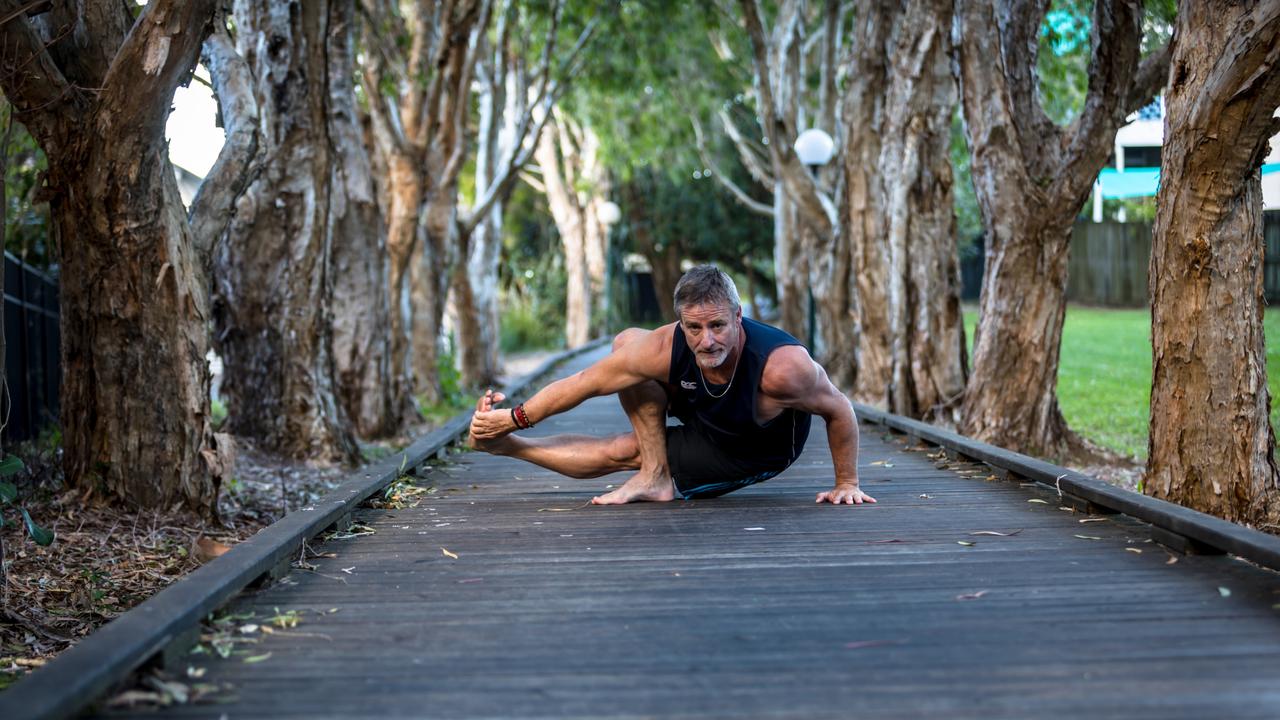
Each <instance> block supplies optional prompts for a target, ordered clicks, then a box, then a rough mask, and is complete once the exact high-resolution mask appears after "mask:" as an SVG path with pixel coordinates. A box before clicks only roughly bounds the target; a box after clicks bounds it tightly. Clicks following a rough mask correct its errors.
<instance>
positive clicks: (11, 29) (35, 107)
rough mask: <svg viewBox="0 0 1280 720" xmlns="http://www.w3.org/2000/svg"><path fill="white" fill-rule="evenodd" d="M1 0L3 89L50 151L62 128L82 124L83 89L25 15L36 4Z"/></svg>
mask: <svg viewBox="0 0 1280 720" xmlns="http://www.w3.org/2000/svg"><path fill="white" fill-rule="evenodd" d="M37 4H38V3H26V4H19V3H18V2H15V0H0V13H3V14H4V16H5V21H4V22H3V23H0V88H3V90H4V95H5V97H6V98H7V99H8V100H9V102H10V103H12V104H13V107H14V110H15V113H14V114H15V116H16V117H17V119H18V120H20V121H21V122H22V123H23V124H24V125H26V126H27V128H28V129H30V130H31V133H32V135H34V136H35V137H36V138H37V139H38V140H40V144H41V145H43V146H44V147H45V149H46V150H47V151H50V152H56V150H54V148H55V147H57V146H58V145H59V143H60V135H61V128H62V127H64V123H67V120H68V119H70V120H71V121H72V122H70V123H67V124H69V125H73V126H74V125H78V124H79V122H78V121H79V120H80V119H82V118H83V117H84V115H85V113H86V111H87V110H88V107H89V100H88V98H87V97H85V95H84V93H83V91H81V90H80V89H79V88H76V87H74V86H73V85H71V83H69V82H68V81H67V79H66V78H65V77H64V76H63V74H62V70H61V69H59V68H58V65H57V63H55V62H54V61H53V57H52V56H50V55H49V52H48V50H47V49H46V47H45V45H44V43H43V42H42V41H41V40H40V37H39V36H38V35H37V34H36V31H35V29H34V28H33V27H32V26H31V23H30V22H29V21H28V20H27V19H26V18H25V17H23V15H24V14H25V13H26V12H27V11H28V10H29V9H34V8H33V5H37Z"/></svg>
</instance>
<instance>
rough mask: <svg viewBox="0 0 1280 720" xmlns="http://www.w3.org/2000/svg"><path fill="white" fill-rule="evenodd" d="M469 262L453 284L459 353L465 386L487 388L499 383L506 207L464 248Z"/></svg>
mask: <svg viewBox="0 0 1280 720" xmlns="http://www.w3.org/2000/svg"><path fill="white" fill-rule="evenodd" d="M461 249H462V250H463V251H465V253H466V259H465V260H464V261H461V262H459V263H458V271H457V273H455V275H454V280H453V297H454V300H453V306H454V308H456V310H457V319H456V322H457V329H458V353H459V364H460V366H461V368H462V384H463V385H465V386H466V387H471V388H479V387H487V386H491V385H493V384H495V383H496V382H497V381H498V375H499V373H500V372H501V368H500V367H499V359H498V340H499V337H498V333H499V330H500V323H501V319H500V317H499V315H498V264H499V260H500V258H501V250H502V204H501V203H496V204H495V205H494V207H493V211H492V212H490V213H489V215H488V216H486V217H485V219H484V220H483V221H482V222H481V223H480V224H479V225H477V226H476V229H475V231H474V232H473V233H472V235H471V237H470V239H469V242H467V243H464V244H463V247H462V248H461Z"/></svg>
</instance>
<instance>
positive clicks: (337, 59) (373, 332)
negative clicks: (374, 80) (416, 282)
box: [325, 0, 414, 438]
mask: <svg viewBox="0 0 1280 720" xmlns="http://www.w3.org/2000/svg"><path fill="white" fill-rule="evenodd" d="M354 15H355V0H336V1H335V0H331V2H330V5H329V22H328V28H327V34H326V37H325V43H326V46H325V52H326V57H327V59H328V66H327V67H326V69H325V81H326V85H327V88H328V97H327V98H326V99H325V102H326V124H325V129H326V132H327V134H328V138H329V140H330V147H331V148H332V152H333V156H332V158H331V160H332V163H331V173H330V176H329V198H330V202H329V208H328V228H327V232H328V233H329V237H330V242H331V246H332V247H331V249H332V253H333V257H332V260H331V262H330V267H331V268H332V281H331V285H332V300H331V307H332V311H331V313H330V316H331V322H332V333H331V338H330V340H331V346H332V355H333V372H334V380H335V384H336V392H337V394H338V403H339V405H340V406H341V407H342V408H343V409H344V410H345V411H346V414H347V417H348V418H349V419H350V421H351V424H352V427H353V428H354V429H355V432H356V434H357V435H359V436H360V437H363V438H380V437H390V436H393V435H395V434H397V433H398V432H399V431H400V429H401V428H402V427H403V425H404V423H405V422H406V421H407V420H408V419H409V418H410V417H411V416H412V415H413V413H414V407H413V398H412V397H411V395H410V394H409V392H408V389H407V388H406V387H405V386H404V379H405V378H404V377H403V376H402V375H400V374H397V373H395V372H393V364H392V356H391V351H392V342H391V305H390V296H389V294H388V287H387V284H388V281H389V275H390V261H389V259H388V256H387V235H386V231H387V229H386V222H385V221H384V219H383V215H382V211H381V209H380V208H379V206H378V202H377V198H376V196H375V186H374V182H373V173H374V170H373V167H372V163H371V160H370V157H369V153H368V152H366V145H365V143H364V131H363V128H362V126H361V121H360V117H359V111H358V109H357V107H356V97H355V49H354V41H355V17H354Z"/></svg>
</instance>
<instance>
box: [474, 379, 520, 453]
mask: <svg viewBox="0 0 1280 720" xmlns="http://www.w3.org/2000/svg"><path fill="white" fill-rule="evenodd" d="M506 399H507V396H506V395H503V394H502V393H500V392H494V391H493V390H485V391H484V395H481V396H480V399H479V400H477V401H476V412H475V415H473V416H472V417H471V428H470V430H469V431H468V432H467V447H469V448H471V449H473V450H479V451H481V452H487V453H492V454H495V455H500V454H502V450H503V448H504V447H505V446H506V445H507V442H506V440H507V435H509V434H511V433H512V432H513V431H514V430H515V428H514V427H509V426H510V425H511V423H510V411H509V410H505V409H495V407H496V406H497V405H498V404H499V403H501V402H502V401H503V400H506Z"/></svg>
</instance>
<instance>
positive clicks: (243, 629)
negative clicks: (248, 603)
mask: <svg viewBox="0 0 1280 720" xmlns="http://www.w3.org/2000/svg"><path fill="white" fill-rule="evenodd" d="M256 632H258V626H257V625H254V624H252V623H250V624H248V625H241V626H240V634H241V635H252V634H254V633H256Z"/></svg>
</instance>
